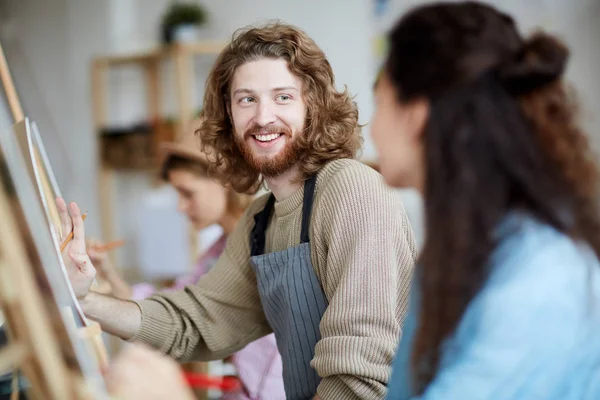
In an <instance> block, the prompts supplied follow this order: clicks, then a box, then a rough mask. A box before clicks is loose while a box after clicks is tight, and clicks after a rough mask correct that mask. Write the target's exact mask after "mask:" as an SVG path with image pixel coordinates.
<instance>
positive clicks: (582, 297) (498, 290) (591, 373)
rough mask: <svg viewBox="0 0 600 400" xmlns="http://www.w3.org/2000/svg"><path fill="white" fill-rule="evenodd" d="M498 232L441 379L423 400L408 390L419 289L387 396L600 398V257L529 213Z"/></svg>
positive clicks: (449, 343)
mask: <svg viewBox="0 0 600 400" xmlns="http://www.w3.org/2000/svg"><path fill="white" fill-rule="evenodd" d="M499 233H501V235H502V236H501V237H502V238H503V239H502V241H501V242H500V243H499V245H498V247H497V248H496V250H495V251H494V252H493V254H492V257H491V258H490V263H491V264H490V266H491V273H490V277H489V279H488V280H487V281H486V283H485V284H484V286H483V288H482V290H481V291H480V292H479V293H478V294H477V296H476V297H475V298H474V299H473V300H472V301H471V302H470V304H469V305H468V307H467V309H466V311H465V313H464V315H463V317H462V318H461V320H460V322H459V324H458V326H457V329H456V331H455V332H454V334H453V335H452V336H451V337H450V338H448V340H446V342H445V343H444V346H443V349H444V350H443V352H442V355H441V361H440V368H439V370H438V373H437V375H436V376H435V378H434V380H433V381H432V382H431V383H430V384H429V386H428V387H427V388H426V390H425V392H424V393H423V394H422V396H420V397H416V396H414V394H413V392H412V390H411V387H410V382H411V378H410V369H409V360H410V352H411V345H412V342H413V337H414V333H415V327H416V321H417V320H416V318H417V317H416V316H417V315H418V306H419V295H420V294H419V293H418V291H416V290H413V292H412V295H411V307H410V310H409V313H408V315H407V320H406V322H405V325H404V329H403V331H404V333H403V337H402V339H401V341H400V345H399V347H398V351H397V355H396V359H395V361H394V366H393V371H392V378H391V380H390V384H389V388H388V397H387V398H388V399H389V400H406V399H413V400H414V399H420V400H431V399H436V400H437V399H443V400H454V399H460V400H463V399H468V400H476V399H494V400H495V399H503V400H504V399H506V400H508V399H511V400H512V399H527V400H534V399H544V400H570V399H577V400H592V399H600V265H599V263H598V260H597V259H596V257H595V256H594V254H593V253H592V252H591V250H590V249H589V247H586V246H584V245H582V244H581V243H576V242H574V241H573V240H572V239H570V238H569V237H567V236H566V235H564V234H562V233H560V232H558V231H556V230H555V229H553V228H552V227H550V226H548V225H546V224H542V223H540V222H538V221H536V220H535V219H533V218H531V217H527V216H525V215H524V214H517V213H515V214H511V215H510V216H509V217H507V218H506V219H505V221H503V223H502V224H501V226H500V229H499ZM417 273H418V271H417ZM415 286H416V285H413V288H414V287H415Z"/></svg>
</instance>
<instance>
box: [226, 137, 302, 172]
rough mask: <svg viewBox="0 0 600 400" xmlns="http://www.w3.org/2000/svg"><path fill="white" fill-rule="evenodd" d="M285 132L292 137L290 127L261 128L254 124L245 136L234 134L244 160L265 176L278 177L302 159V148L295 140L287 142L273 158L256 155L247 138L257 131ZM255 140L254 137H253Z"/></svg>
mask: <svg viewBox="0 0 600 400" xmlns="http://www.w3.org/2000/svg"><path fill="white" fill-rule="evenodd" d="M259 132H261V133H283V134H284V135H285V136H286V137H287V138H291V137H292V133H291V132H290V130H289V129H287V128H285V127H283V126H271V125H270V126H268V127H266V128H261V127H259V126H254V127H252V128H251V129H249V130H248V131H246V133H245V134H244V136H243V138H241V137H239V136H238V135H234V137H235V141H236V144H237V147H238V149H239V150H240V153H241V154H242V157H243V158H244V160H245V161H246V162H247V163H248V164H249V165H250V167H252V168H253V169H254V170H256V171H257V172H258V173H260V174H261V175H263V176H266V177H276V176H279V175H281V174H283V173H284V172H286V171H288V170H289V169H290V168H292V167H293V166H294V165H296V163H297V162H298V161H299V160H300V149H298V146H297V144H296V141H295V140H291V141H289V142H287V143H286V145H285V147H284V148H283V149H282V150H281V151H279V153H278V154H277V155H276V156H275V157H273V158H265V157H260V156H256V155H255V154H254V152H253V151H252V148H251V147H250V144H249V143H248V142H247V140H246V139H247V138H249V137H250V136H252V135H254V134H255V133H259ZM251 140H254V139H251Z"/></svg>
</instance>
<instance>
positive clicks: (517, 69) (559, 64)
mask: <svg viewBox="0 0 600 400" xmlns="http://www.w3.org/2000/svg"><path fill="white" fill-rule="evenodd" d="M568 58H569V50H568V49H567V47H566V46H565V45H564V44H563V43H562V42H561V41H560V40H558V39H557V38H555V37H554V36H551V35H548V34H545V33H536V34H534V35H533V36H531V37H530V38H529V40H527V41H526V42H525V44H524V45H523V47H522V48H521V50H520V51H519V52H518V53H517V54H516V56H515V57H514V58H513V59H512V60H510V61H508V62H506V63H504V64H502V65H500V66H499V68H498V69H497V76H498V78H499V79H500V81H501V82H502V83H503V84H504V86H505V87H506V88H507V89H508V91H509V92H511V93H513V94H524V93H528V92H531V91H533V90H536V89H538V88H540V87H543V86H545V85H547V84H549V83H552V82H554V81H556V80H557V79H559V78H560V77H561V76H562V74H563V73H564V71H565V68H566V66H567V60H568Z"/></svg>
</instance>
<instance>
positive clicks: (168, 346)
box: [132, 159, 417, 400]
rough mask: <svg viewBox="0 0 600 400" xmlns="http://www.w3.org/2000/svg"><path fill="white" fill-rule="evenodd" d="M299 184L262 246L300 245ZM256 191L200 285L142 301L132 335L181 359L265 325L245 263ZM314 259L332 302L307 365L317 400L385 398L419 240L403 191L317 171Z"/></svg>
mask: <svg viewBox="0 0 600 400" xmlns="http://www.w3.org/2000/svg"><path fill="white" fill-rule="evenodd" d="M303 196H304V195H303V190H302V189H300V190H298V191H297V192H296V193H295V194H293V195H292V196H291V197H290V198H288V199H286V200H283V201H281V202H277V203H276V204H275V211H274V213H273V216H272V218H271V222H270V224H269V228H268V229H267V238H266V247H265V252H275V251H280V250H284V249H286V248H288V247H291V246H295V245H298V244H299V243H300V228H301V219H302V218H301V216H302V199H303ZM267 198H268V195H265V196H262V197H260V198H258V199H257V200H256V201H255V202H254V203H253V204H252V205H251V206H250V207H249V209H248V210H247V212H246V213H245V214H244V216H243V217H242V219H241V221H240V223H239V225H238V226H237V229H236V230H235V232H233V233H232V234H231V236H230V237H229V240H228V243H227V246H226V249H225V251H224V253H223V255H222V256H221V258H220V259H219V261H218V262H217V264H216V265H215V266H214V267H213V268H212V269H211V271H210V272H209V273H208V274H207V275H205V276H204V277H203V278H202V279H201V280H200V281H199V282H198V284H196V285H194V286H190V287H188V288H186V289H185V290H184V291H180V292H174V293H168V294H161V295H155V296H153V297H151V298H150V299H147V300H144V301H140V302H138V304H139V306H140V308H141V310H142V315H143V317H142V326H141V329H140V331H139V332H138V334H137V336H136V337H134V338H133V339H132V340H141V341H144V342H147V343H149V344H151V345H153V346H155V347H157V348H158V349H160V350H161V351H163V352H165V353H168V354H170V355H171V356H173V357H175V358H178V359H180V360H182V361H188V360H209V359H219V358H222V357H225V356H227V355H229V354H231V353H233V352H235V351H237V350H239V349H241V348H243V347H244V346H245V345H246V344H247V343H249V342H251V341H253V340H256V339H257V338H259V337H261V336H263V335H266V334H268V333H270V332H271V328H270V327H269V325H268V324H267V322H266V320H265V316H264V314H263V310H262V307H261V302H260V298H259V294H258V291H257V286H256V276H255V274H254V272H253V270H252V268H251V266H250V264H249V257H250V246H249V237H250V236H249V235H250V231H251V229H252V227H253V226H254V219H253V216H254V215H255V214H256V213H257V212H259V211H260V210H262V209H263V207H264V205H265V203H266V200H267ZM309 235H310V240H311V241H310V248H311V252H312V254H311V259H312V263H313V266H314V269H315V272H316V275H317V277H318V278H319V280H320V282H321V285H322V287H323V290H324V292H325V295H326V297H327V300H328V302H329V306H328V308H327V310H326V311H325V314H324V315H323V318H322V320H321V324H320V330H321V340H320V341H319V342H318V343H317V345H316V347H315V357H314V359H313V360H312V363H311V365H312V366H313V367H314V368H315V370H316V371H317V373H318V374H319V375H320V376H321V377H322V378H323V379H322V381H321V383H320V385H319V387H318V394H319V396H320V397H321V398H322V399H323V400H342V399H343V400H348V399H381V398H383V397H384V396H385V392H386V385H387V382H388V378H389V376H390V369H391V362H392V358H393V356H394V352H395V349H396V345H397V343H398V339H399V337H400V334H401V324H402V321H403V320H404V316H405V314H406V311H407V305H408V294H409V293H408V292H409V283H410V279H411V275H412V269H413V265H414V261H415V258H416V253H417V250H416V246H415V242H414V238H413V234H412V230H411V228H410V225H409V222H408V218H407V215H406V213H405V211H404V207H403V206H402V201H401V199H400V197H399V195H398V194H397V193H396V192H394V191H392V190H391V189H389V188H388V187H387V186H386V184H385V183H384V181H383V178H382V177H381V175H379V174H378V173H377V172H375V171H374V170H372V169H371V168H369V167H367V166H365V165H363V164H361V163H359V162H357V161H354V160H347V159H344V160H337V161H334V162H331V163H329V164H328V165H327V166H325V167H324V168H323V169H322V170H321V171H320V173H319V174H318V177H317V184H316V191H315V198H314V205H313V211H312V219H311V223H310V230H309Z"/></svg>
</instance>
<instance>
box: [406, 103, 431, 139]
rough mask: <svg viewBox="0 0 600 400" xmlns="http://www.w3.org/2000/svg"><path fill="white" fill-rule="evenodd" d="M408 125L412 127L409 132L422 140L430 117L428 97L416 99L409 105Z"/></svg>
mask: <svg viewBox="0 0 600 400" xmlns="http://www.w3.org/2000/svg"><path fill="white" fill-rule="evenodd" d="M404 107H408V110H407V116H408V122H409V124H408V126H410V127H411V129H410V132H409V134H410V135H411V136H412V139H414V140H420V139H421V137H422V136H423V133H424V131H425V127H426V126H427V120H428V119H429V109H430V107H429V100H427V99H426V98H420V99H415V100H413V101H411V103H410V104H409V105H408V106H406V105H405V106H404Z"/></svg>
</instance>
